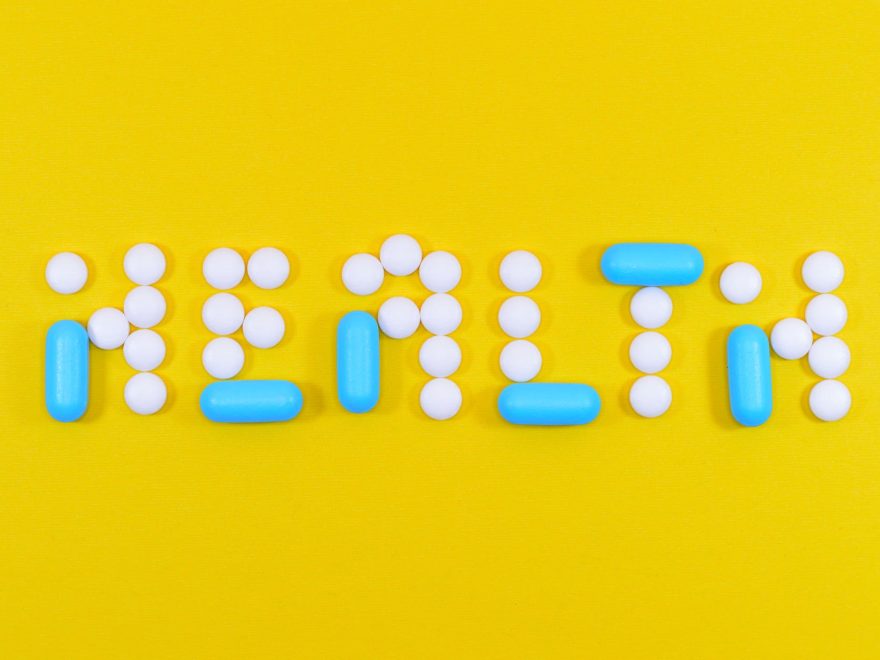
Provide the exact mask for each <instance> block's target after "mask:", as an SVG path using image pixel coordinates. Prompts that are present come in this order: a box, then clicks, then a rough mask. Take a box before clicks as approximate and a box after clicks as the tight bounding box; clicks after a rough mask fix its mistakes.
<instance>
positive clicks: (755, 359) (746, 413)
mask: <svg viewBox="0 0 880 660" xmlns="http://www.w3.org/2000/svg"><path fill="white" fill-rule="evenodd" d="M727 378H728V387H729V389H730V411H731V412H732V413H733V417H734V419H735V420H736V421H737V422H739V423H740V424H742V425H743V426H760V425H761V424H763V423H764V422H766V421H767V420H768V419H770V413H772V412H773V388H772V384H771V380H770V342H768V341H767V335H766V334H765V333H764V331H763V330H761V328H759V327H758V326H756V325H741V326H739V327H738V328H735V329H734V330H733V331H732V332H731V333H730V335H729V336H728V338H727Z"/></svg>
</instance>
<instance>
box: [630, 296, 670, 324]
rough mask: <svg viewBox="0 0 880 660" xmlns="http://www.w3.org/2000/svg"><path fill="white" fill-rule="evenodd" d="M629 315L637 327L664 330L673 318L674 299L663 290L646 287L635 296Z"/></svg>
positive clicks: (631, 302)
mask: <svg viewBox="0 0 880 660" xmlns="http://www.w3.org/2000/svg"><path fill="white" fill-rule="evenodd" d="M629 313H630V314H631V315H632V317H633V321H635V322H636V324H637V325H640V326H641V327H643V328H647V329H649V330H654V329H656V328H662V327H663V326H664V325H666V324H667V323H668V322H669V319H670V318H672V298H670V297H669V294H668V293H666V292H665V291H664V290H663V289H660V288H658V287H656V286H646V287H645V288H643V289H639V290H638V291H636V292H635V295H633V297H632V300H631V301H630V303H629Z"/></svg>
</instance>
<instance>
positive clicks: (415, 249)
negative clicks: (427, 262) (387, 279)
mask: <svg viewBox="0 0 880 660" xmlns="http://www.w3.org/2000/svg"><path fill="white" fill-rule="evenodd" d="M379 261H381V262H382V266H383V267H384V268H385V270H387V271H388V272H389V273H391V274H392V275H412V274H413V273H414V272H416V269H417V268H418V267H419V264H420V263H422V246H421V245H419V242H418V241H417V240H416V239H414V238H413V237H412V236H409V235H408V234H395V235H394V236H389V237H388V238H386V239H385V242H384V243H382V247H381V248H380V249H379Z"/></svg>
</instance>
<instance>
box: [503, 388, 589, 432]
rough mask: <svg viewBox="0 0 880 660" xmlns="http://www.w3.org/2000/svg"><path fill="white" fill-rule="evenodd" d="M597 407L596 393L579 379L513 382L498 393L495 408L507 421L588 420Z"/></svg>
mask: <svg viewBox="0 0 880 660" xmlns="http://www.w3.org/2000/svg"><path fill="white" fill-rule="evenodd" d="M601 407H602V402H601V400H600V399H599V393H598V392H596V390H595V389H593V388H592V387H590V386H589V385H584V384H581V383H514V384H513V385H508V386H507V387H505V388H504V389H503V390H501V394H500V395H499V397H498V412H500V413H501V416H502V417H503V418H504V419H505V420H506V421H508V422H510V423H511V424H527V425H532V426H572V425H577V424H588V423H590V422H592V421H593V420H594V419H596V416H597V415H598V414H599V410H600V409H601Z"/></svg>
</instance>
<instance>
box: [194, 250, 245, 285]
mask: <svg viewBox="0 0 880 660" xmlns="http://www.w3.org/2000/svg"><path fill="white" fill-rule="evenodd" d="M202 274H203V275H204V276H205V280H207V282H208V284H210V285H211V286H212V287H214V288H215V289H220V290H225V289H231V288H233V287H236V286H238V285H239V284H240V283H241V280H242V279H244V259H242V258H241V255H240V254H239V253H238V252H236V251H235V250H233V249H232V248H226V247H222V248H217V249H216V250H211V251H210V252H209V253H208V256H207V257H205V261H204V262H202Z"/></svg>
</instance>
